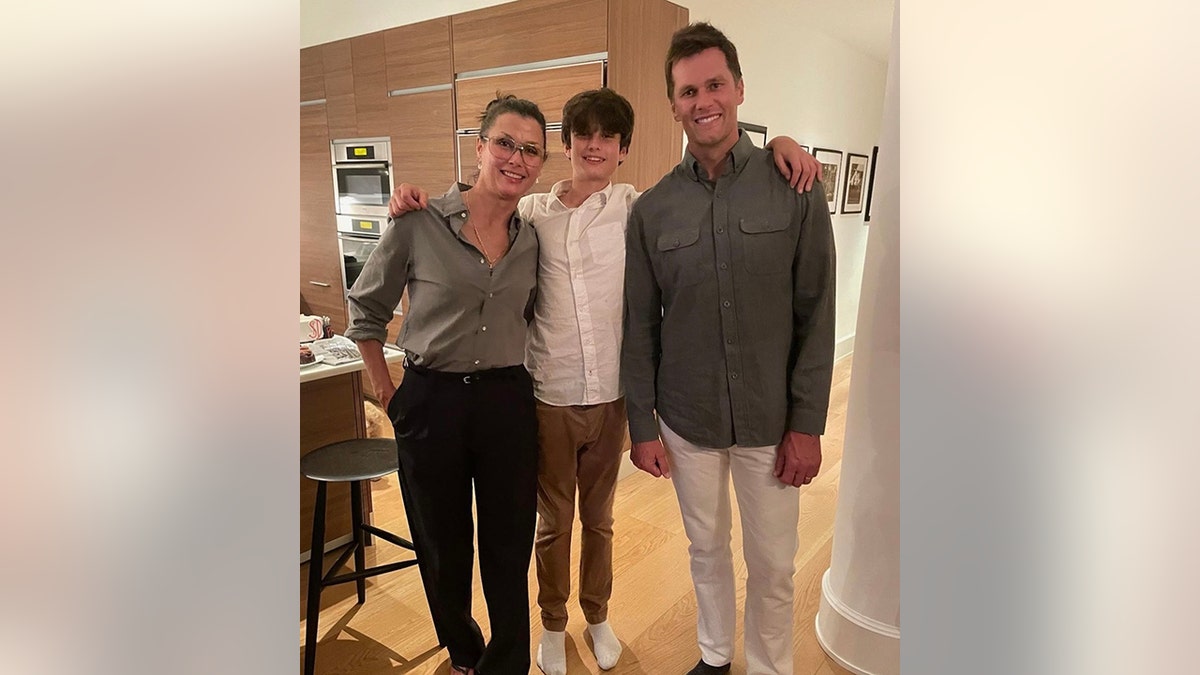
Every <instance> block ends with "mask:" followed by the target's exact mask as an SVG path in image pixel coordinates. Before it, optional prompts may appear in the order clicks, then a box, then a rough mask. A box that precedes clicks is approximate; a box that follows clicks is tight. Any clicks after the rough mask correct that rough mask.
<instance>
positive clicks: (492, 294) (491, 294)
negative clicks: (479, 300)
mask: <svg viewBox="0 0 1200 675" xmlns="http://www.w3.org/2000/svg"><path fill="white" fill-rule="evenodd" d="M495 296H496V294H495V293H488V297H489V298H492V297H495Z"/></svg>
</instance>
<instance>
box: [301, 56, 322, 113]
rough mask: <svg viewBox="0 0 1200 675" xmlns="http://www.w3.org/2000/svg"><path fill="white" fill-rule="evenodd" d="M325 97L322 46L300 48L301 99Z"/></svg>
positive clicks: (309, 99) (308, 99)
mask: <svg viewBox="0 0 1200 675" xmlns="http://www.w3.org/2000/svg"><path fill="white" fill-rule="evenodd" d="M323 98H325V69H324V67H323V66H322V65H321V48H320V47H306V48H305V49H301V50H300V100H301V101H319V100H321V99H323Z"/></svg>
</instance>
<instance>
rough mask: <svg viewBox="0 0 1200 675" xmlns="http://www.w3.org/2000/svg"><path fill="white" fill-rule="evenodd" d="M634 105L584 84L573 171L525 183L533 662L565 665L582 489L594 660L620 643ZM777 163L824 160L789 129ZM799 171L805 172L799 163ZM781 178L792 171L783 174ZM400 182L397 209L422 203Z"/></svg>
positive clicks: (550, 674)
mask: <svg viewBox="0 0 1200 675" xmlns="http://www.w3.org/2000/svg"><path fill="white" fill-rule="evenodd" d="M633 118H634V113H633V108H632V107H631V106H630V104H629V102H628V101H627V100H626V99H625V98H624V97H622V96H621V95H620V94H617V93H616V92H615V91H613V90H611V89H608V88H603V89H595V90H590V91H585V92H581V93H579V94H577V95H575V96H574V97H572V98H571V100H569V101H567V103H566V105H565V106H563V122H562V140H563V145H564V146H565V148H566V158H567V160H568V161H570V163H571V178H570V179H569V180H564V181H560V182H558V183H557V184H555V185H554V186H553V187H552V188H551V190H550V192H548V193H544V194H532V195H527V196H525V197H524V198H522V199H521V202H520V206H519V211H520V214H521V216H522V217H523V218H525V219H527V220H529V221H530V222H532V223H533V225H534V229H535V230H536V232H537V235H538V241H539V244H540V246H539V251H540V252H539V259H538V295H537V300H536V301H535V304H534V310H533V317H534V318H533V322H532V323H531V325H530V331H529V338H528V342H527V343H526V357H525V365H526V367H527V368H528V369H529V372H530V374H531V375H532V377H533V384H534V394H535V396H536V398H537V418H538V442H539V457H538V459H539V465H538V499H537V504H538V526H537V538H536V540H535V544H534V550H535V554H536V558H537V575H538V605H539V606H540V607H541V616H542V627H543V631H542V638H541V641H540V643H539V645H538V650H537V664H538V667H539V668H541V669H542V671H543V672H544V673H546V675H565V673H566V670H567V666H566V652H565V638H566V633H565V631H566V627H567V598H568V596H569V595H570V592H571V582H570V578H571V568H570V557H571V528H572V525H573V522H574V518H575V503H576V493H578V503H579V521H580V525H581V526H582V528H581V531H582V541H581V555H580V562H579V586H580V588H579V604H580V608H581V609H582V610H583V615H584V618H585V619H586V620H587V624H588V625H587V631H588V633H589V635H591V638H592V644H593V650H594V653H595V656H596V662H597V664H598V665H599V666H600V668H602V669H604V670H608V669H610V668H612V667H613V666H615V665H616V663H617V659H618V658H619V657H620V655H621V650H622V647H621V643H620V641H619V640H618V639H617V637H616V635H615V633H614V632H613V630H612V627H611V626H610V624H609V622H608V601H609V597H610V596H611V594H612V582H613V578H612V536H613V529H612V527H613V514H612V510H613V498H614V495H615V493H616V483H617V473H618V470H619V468H620V460H621V455H622V453H623V450H624V447H623V446H624V443H623V441H624V436H625V429H626V425H625V419H626V411H625V400H624V398H623V397H622V393H621V384H620V373H619V363H620V353H621V339H622V335H621V307H622V303H623V293H624V278H625V227H626V222H627V220H628V216H629V213H630V209H631V207H632V205H633V203H634V200H636V199H637V197H638V194H639V193H638V192H637V191H636V190H635V189H634V187H633V186H632V185H627V184H613V182H612V177H613V174H614V173H615V172H616V170H617V167H618V166H619V165H620V164H621V163H622V162H623V161H624V160H625V158H626V156H627V155H628V153H629V146H630V142H631V141H632V136H633ZM771 145H772V147H776V156H777V157H778V161H779V162H780V171H783V170H784V169H785V168H786V167H788V166H791V167H797V168H796V169H795V170H794V171H792V175H793V178H792V179H791V180H792V182H793V183H798V187H797V189H799V190H805V189H807V188H808V187H810V186H811V185H812V182H813V179H814V177H815V176H816V175H817V173H818V167H819V164H818V163H817V162H816V160H814V159H812V157H810V156H809V155H808V154H807V153H804V152H803V151H802V150H801V149H800V148H799V146H798V145H796V144H795V143H794V142H793V141H791V139H775V140H774V141H772V144H771ZM797 174H798V175H797ZM781 180H787V179H782V178H781ZM426 198H427V197H426V195H425V193H424V191H422V190H419V189H416V188H413V187H412V186H409V185H407V184H402V185H401V186H400V187H398V188H396V190H395V192H394V193H393V195H392V200H391V203H390V208H389V211H390V213H392V214H393V215H395V214H398V213H402V212H405V211H408V210H412V209H414V208H421V207H423V206H424V205H425V203H426Z"/></svg>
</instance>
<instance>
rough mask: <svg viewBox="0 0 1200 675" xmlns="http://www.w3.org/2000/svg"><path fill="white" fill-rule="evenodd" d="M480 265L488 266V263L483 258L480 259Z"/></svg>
mask: <svg viewBox="0 0 1200 675" xmlns="http://www.w3.org/2000/svg"><path fill="white" fill-rule="evenodd" d="M479 264H480V265H486V264H487V261H486V260H484V259H483V258H480V259H479Z"/></svg>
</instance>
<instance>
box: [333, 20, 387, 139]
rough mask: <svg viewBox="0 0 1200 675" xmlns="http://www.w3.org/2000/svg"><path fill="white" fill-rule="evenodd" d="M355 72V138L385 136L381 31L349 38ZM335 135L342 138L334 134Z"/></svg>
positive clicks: (385, 66)
mask: <svg viewBox="0 0 1200 675" xmlns="http://www.w3.org/2000/svg"><path fill="white" fill-rule="evenodd" d="M350 53H351V60H352V62H353V67H352V70H353V73H354V114H355V118H354V121H355V128H356V129H357V131H356V132H355V136H354V137H356V138H370V137H376V136H386V135H387V130H388V84H387V62H386V61H385V59H384V39H383V31H378V32H375V33H368V34H367V35H359V36H358V37H354V38H351V39H350ZM333 138H334V139H338V138H342V137H341V136H336V135H335V136H333Z"/></svg>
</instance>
